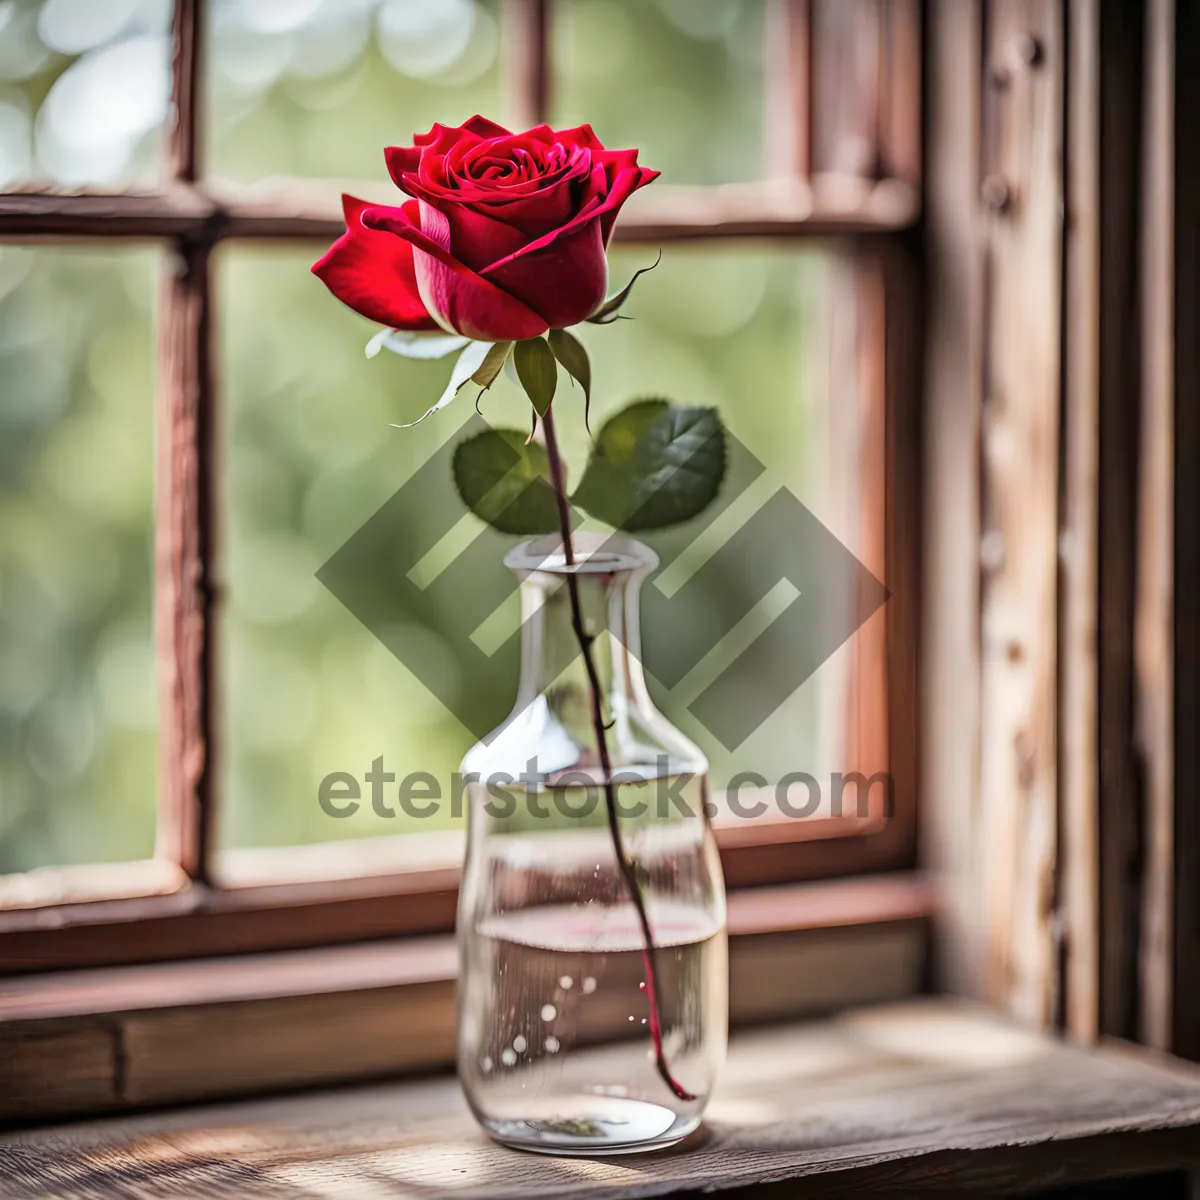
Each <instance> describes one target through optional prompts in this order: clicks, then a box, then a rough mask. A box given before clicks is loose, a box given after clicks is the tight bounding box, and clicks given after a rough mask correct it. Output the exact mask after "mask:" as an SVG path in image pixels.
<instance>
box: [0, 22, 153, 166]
mask: <svg viewBox="0 0 1200 1200" xmlns="http://www.w3.org/2000/svg"><path fill="white" fill-rule="evenodd" d="M170 23H171V3H170V0H3V2H2V3H0V188H12V187H14V186H16V185H19V184H21V183H23V182H26V181H42V180H47V181H50V182H53V183H57V184H63V185H69V186H79V185H84V184H95V185H100V184H119V183H131V182H152V181H153V179H154V175H155V169H156V165H157V161H158V158H157V155H158V147H159V143H160V142H161V132H162V125H163V121H164V118H165V117H166V114H167V106H168V101H169V97H170V36H169V30H170Z"/></svg>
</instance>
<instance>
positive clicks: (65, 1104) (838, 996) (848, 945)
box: [0, 875, 933, 1194]
mask: <svg viewBox="0 0 1200 1200" xmlns="http://www.w3.org/2000/svg"><path fill="white" fill-rule="evenodd" d="M932 907H933V896H932V893H931V891H930V889H929V888H928V886H927V885H926V884H925V883H924V881H923V880H921V879H920V878H919V877H914V876H909V877H905V876H900V875H895V876H881V877H880V878H879V879H878V880H873V881H870V882H869V884H868V885H867V887H866V889H865V890H864V888H863V887H854V886H851V885H850V883H849V881H839V882H838V883H836V884H831V885H824V884H808V885H801V886H793V887H790V888H764V889H758V890H755V891H753V892H746V893H740V894H739V893H734V894H732V895H731V897H730V905H729V930H730V944H729V955H730V979H731V1008H730V1011H731V1019H732V1020H733V1021H734V1023H735V1024H745V1023H748V1022H756V1021H762V1020H767V1019H778V1018H781V1017H788V1018H794V1017H796V1016H797V1015H803V1014H810V1013H816V1012H825V1011H828V1010H830V1009H832V1008H835V1007H837V1006H840V1005H846V1004H863V1003H869V1002H875V1001H880V1000H894V999H898V998H901V997H905V996H911V995H913V994H915V993H916V992H918V991H919V990H920V988H921V986H922V982H923V980H924V977H925V973H926V964H927V954H928V938H929V916H930V913H931V912H932ZM456 970H457V954H456V952H455V947H454V941H453V939H452V938H450V937H434V938H407V939H402V940H398V941H387V942H369V943H363V944H361V945H352V946H336V947H329V948H325V949H317V950H303V951H291V952H283V953H274V954H261V955H244V956H238V957H230V958H223V959H214V960H208V961H197V962H175V963H160V964H153V965H148V966H142V967H125V968H114V969H107V970H94V971H65V972H58V973H55V974H51V975H43V976H36V977H25V978H19V979H12V980H8V981H3V982H0V1051H3V1050H4V1048H6V1047H7V1048H11V1049H12V1051H13V1053H14V1054H15V1056H16V1057H15V1058H14V1059H13V1061H14V1063H15V1064H16V1066H14V1067H13V1068H12V1070H13V1071H15V1072H17V1075H18V1077H19V1078H18V1082H17V1084H13V1085H12V1086H11V1087H10V1088H8V1089H7V1090H6V1089H4V1088H0V1120H6V1121H10V1122H11V1121H16V1120H28V1119H29V1118H30V1117H32V1116H44V1115H50V1114H52V1113H58V1114H62V1113H80V1112H89V1111H97V1110H98V1109H101V1108H109V1107H121V1108H127V1107H130V1106H133V1105H140V1104H150V1103H166V1102H168V1101H170V1102H176V1103H178V1102H184V1101H192V1100H196V1099H200V1098H205V1097H211V1096H228V1095H236V1094H241V1093H245V1092H255V1091H267V1090H278V1089H282V1088H295V1087H299V1086H313V1085H315V1084H324V1083H332V1082H340V1081H345V1080H348V1079H361V1078H370V1077H377V1076H379V1075H384V1074H390V1073H398V1072H402V1071H411V1070H416V1069H422V1068H427V1067H430V1066H446V1065H448V1064H450V1063H452V1062H453V1054H454V1040H453V1022H454V979H455V974H456ZM630 970H631V972H634V973H633V974H631V976H630V978H629V981H628V983H629V990H630V992H631V993H632V992H634V991H636V987H637V983H638V977H637V974H636V972H638V971H640V967H639V966H638V965H637V964H631V966H630ZM591 1017H592V1019H591V1020H589V1021H588V1022H585V1026H584V1033H585V1035H586V1036H587V1037H588V1038H589V1039H592V1040H601V1039H603V1038H606V1037H613V1036H618V1035H624V1034H628V1032H629V1026H628V1025H627V1023H626V1022H627V1020H628V1008H627V1006H626V1005H625V1003H624V1002H622V1003H621V1004H620V1005H619V1006H617V1007H616V1008H613V1007H611V1006H608V1005H605V1004H597V1005H596V1006H594V1007H593V1009H592V1012H591ZM97 1035H102V1042H103V1044H104V1045H108V1046H109V1049H110V1051H111V1053H110V1054H109V1058H108V1060H107V1062H108V1066H107V1068H106V1069H105V1070H106V1072H107V1073H106V1074H105V1080H106V1084H105V1089H106V1090H105V1091H104V1094H103V1097H102V1100H103V1102H101V1101H100V1100H97V1099H96V1096H97V1093H96V1080H95V1078H94V1075H95V1072H94V1071H93V1070H92V1068H91V1067H90V1066H89V1065H88V1064H89V1062H90V1061H91V1060H90V1059H88V1058H86V1057H84V1058H82V1059H81V1060H80V1062H79V1064H78V1066H73V1065H72V1062H71V1061H70V1060H69V1059H68V1058H66V1057H65V1056H64V1051H63V1050H62V1047H64V1046H66V1047H67V1048H68V1049H69V1048H70V1046H71V1045H72V1044H73V1043H72V1042H71V1041H70V1039H72V1038H83V1039H88V1038H93V1039H94V1038H95V1037H96V1036H97ZM64 1039H65V1040H64ZM85 1044H86V1045H87V1046H90V1044H91V1043H90V1042H88V1043H85ZM39 1056H40V1058H39ZM39 1062H40V1064H41V1070H40V1071H39V1070H38V1069H37V1064H38V1063H39ZM3 1078H5V1077H4V1076H3V1074H2V1073H0V1079H3ZM33 1078H39V1079H40V1082H39V1084H38V1090H37V1091H36V1093H31V1091H30V1088H29V1087H27V1086H23V1085H21V1084H20V1080H28V1079H33ZM31 1094H32V1095H34V1097H35V1099H36V1103H32V1102H31V1100H30V1097H31ZM55 1097H57V1101H56V1099H55ZM93 1101H95V1102H93ZM56 1104H57V1107H56ZM0 1194H3V1193H2V1192H0Z"/></svg>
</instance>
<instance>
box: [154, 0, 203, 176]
mask: <svg viewBox="0 0 1200 1200" xmlns="http://www.w3.org/2000/svg"><path fill="white" fill-rule="evenodd" d="M174 7H175V13H174V19H173V20H172V23H171V43H172V46H171V107H170V112H169V115H168V119H167V126H166V133H165V139H166V146H165V150H166V153H165V154H164V155H163V168H164V171H165V173H166V176H167V179H168V181H174V180H179V181H181V182H184V183H194V182H195V181H196V180H197V179H199V178H200V177H201V175H202V174H203V171H202V166H201V153H202V151H203V146H202V144H201V137H202V126H203V121H202V113H203V111H204V101H205V98H206V95H207V89H206V86H205V80H204V62H205V53H204V52H205V32H206V26H207V17H206V14H205V8H206V5H205V4H204V0H175V6H174Z"/></svg>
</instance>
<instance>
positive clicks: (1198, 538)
mask: <svg viewBox="0 0 1200 1200" xmlns="http://www.w3.org/2000/svg"><path fill="white" fill-rule="evenodd" d="M1175 30H1176V42H1175V73H1174V74H1175V88H1176V91H1175V129H1174V159H1175V199H1174V205H1175V213H1176V221H1175V230H1174V235H1175V254H1174V258H1175V271H1174V306H1175V316H1174V330H1175V337H1174V375H1175V481H1176V484H1175V513H1174V528H1175V538H1176V542H1175V579H1174V588H1173V590H1174V594H1175V596H1176V597H1178V601H1177V604H1176V607H1175V614H1174V617H1175V619H1174V634H1175V641H1174V646H1175V670H1174V675H1175V685H1174V687H1175V696H1174V701H1175V712H1174V722H1173V725H1174V729H1173V734H1174V737H1173V745H1174V760H1175V761H1174V783H1175V791H1174V800H1175V814H1174V817H1175V822H1174V854H1175V866H1174V872H1173V874H1174V879H1175V894H1174V896H1173V902H1174V921H1173V924H1174V937H1173V941H1174V955H1173V957H1174V966H1175V978H1174V985H1173V989H1172V991H1173V999H1172V1009H1173V1012H1172V1025H1173V1033H1172V1038H1171V1046H1172V1049H1173V1050H1174V1051H1175V1053H1177V1054H1183V1055H1186V1056H1187V1057H1188V1058H1194V1059H1200V737H1197V730H1200V604H1197V601H1196V597H1197V596H1200V515H1198V514H1200V469H1197V464H1198V463H1200V337H1198V336H1197V330H1200V139H1198V138H1197V137H1196V128H1195V121H1196V114H1197V113H1198V112H1200V3H1197V0H1176V23H1175Z"/></svg>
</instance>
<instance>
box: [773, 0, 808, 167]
mask: <svg viewBox="0 0 1200 1200" xmlns="http://www.w3.org/2000/svg"><path fill="white" fill-rule="evenodd" d="M763 38H764V42H763V64H764V68H765V70H766V90H765V93H764V113H763V129H764V130H765V136H764V138H763V142H764V145H763V155H764V159H765V162H764V164H763V166H764V171H765V173H766V174H767V175H769V176H775V177H780V178H795V179H808V178H809V177H810V176H811V174H812V118H813V95H812V79H813V76H812V4H811V3H810V0H769V2H768V4H767V8H766V12H765V16H764V21H763Z"/></svg>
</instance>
